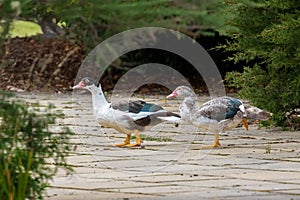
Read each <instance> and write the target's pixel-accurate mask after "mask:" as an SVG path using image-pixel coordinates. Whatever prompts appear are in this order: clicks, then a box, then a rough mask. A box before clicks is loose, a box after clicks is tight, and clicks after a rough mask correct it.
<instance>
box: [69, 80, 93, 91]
mask: <svg viewBox="0 0 300 200" xmlns="http://www.w3.org/2000/svg"><path fill="white" fill-rule="evenodd" d="M95 87H97V84H96V83H95V81H94V80H93V79H91V78H88V77H85V78H83V79H81V81H80V82H79V83H78V84H77V85H75V86H74V87H73V88H72V89H73V90H74V89H87V90H89V91H92V89H93V88H95Z"/></svg>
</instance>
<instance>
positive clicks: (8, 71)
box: [0, 37, 83, 92]
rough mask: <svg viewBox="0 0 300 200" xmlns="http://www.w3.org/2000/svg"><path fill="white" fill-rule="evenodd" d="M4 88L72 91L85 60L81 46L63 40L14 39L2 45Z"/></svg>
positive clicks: (1, 82)
mask: <svg viewBox="0 0 300 200" xmlns="http://www.w3.org/2000/svg"><path fill="white" fill-rule="evenodd" d="M2 50H3V51H2V52H1V54H0V58H1V62H0V66H1V67H0V74H1V76H0V88H1V89H3V90H9V89H10V90H12V88H17V89H20V90H25V91H42V92H45V91H52V92H53V91H55V92H65V91H68V90H70V86H71V85H72V84H73V83H74V77H75V76H76V73H77V70H78V69H79V67H80V64H81V61H82V59H83V53H82V50H81V47H80V46H78V45H76V44H74V43H73V42H71V41H68V40H63V39H50V38H47V39H42V38H38V37H37V38H29V37H26V38H12V39H7V40H5V41H4V42H3V44H2Z"/></svg>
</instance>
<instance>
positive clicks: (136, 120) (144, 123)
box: [73, 78, 180, 146]
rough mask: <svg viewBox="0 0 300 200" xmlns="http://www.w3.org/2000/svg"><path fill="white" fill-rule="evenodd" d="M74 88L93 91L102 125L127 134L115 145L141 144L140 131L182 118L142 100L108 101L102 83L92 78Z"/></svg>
mask: <svg viewBox="0 0 300 200" xmlns="http://www.w3.org/2000/svg"><path fill="white" fill-rule="evenodd" d="M73 89H87V90H89V91H90V92H91V93H92V101H93V111H94V116H95V118H96V120H97V121H98V122H99V124H100V125H102V126H104V127H110V128H114V129H115V130H117V131H119V132H120V133H125V134H127V137H126V139H125V141H124V143H121V144H116V145H115V146H140V145H141V143H142V140H141V139H140V137H139V131H144V130H146V129H148V128H150V127H153V126H155V125H157V124H159V123H161V122H163V121H165V120H167V121H168V120H169V121H177V120H179V119H180V116H179V115H177V114H175V113H172V112H168V111H166V110H164V109H163V108H162V107H161V106H159V105H155V104H150V103H147V102H145V101H142V100H137V101H121V102H118V103H115V104H112V103H108V102H107V101H106V98H105V96H104V94H103V92H102V89H101V85H99V86H98V87H97V86H96V84H95V82H94V81H93V80H92V79H90V78H83V79H82V80H81V81H80V82H79V83H78V84H77V85H75V86H74V87H73ZM132 132H134V133H135V135H136V143H135V144H130V137H131V133H132Z"/></svg>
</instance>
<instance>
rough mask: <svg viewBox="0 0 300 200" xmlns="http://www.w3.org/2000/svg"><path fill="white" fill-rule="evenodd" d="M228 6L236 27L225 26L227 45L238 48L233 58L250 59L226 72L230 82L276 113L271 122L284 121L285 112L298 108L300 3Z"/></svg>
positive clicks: (249, 1)
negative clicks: (228, 39) (244, 64)
mask: <svg viewBox="0 0 300 200" xmlns="http://www.w3.org/2000/svg"><path fill="white" fill-rule="evenodd" d="M226 7H227V9H228V10H227V12H228V15H229V16H230V17H229V20H228V22H227V23H228V27H234V28H227V29H226V31H223V33H225V34H227V35H228V36H230V37H231V38H232V41H230V42H228V45H227V46H226V47H225V48H226V50H227V51H232V52H235V54H234V57H232V58H229V59H233V60H234V61H235V62H237V63H238V62H240V61H242V62H246V63H249V64H247V65H246V66H245V67H244V72H242V73H239V72H232V73H228V74H227V82H228V83H229V85H231V86H235V87H237V88H239V89H240V91H239V94H240V95H241V96H242V97H244V98H246V99H249V100H251V101H252V103H253V104H254V105H256V106H258V107H261V108H263V109H266V110H268V111H270V112H272V113H274V115H273V122H275V124H276V125H280V126H282V125H284V124H285V122H286V116H285V113H286V112H288V111H291V110H293V109H296V108H300V65H299V63H300V40H299V37H300V15H299V14H300V4H299V2H298V1H296V0H286V1H281V0H271V1H267V0H242V1H230V4H227V5H226ZM224 29H225V28H224ZM240 63H241V62H240ZM250 63H251V64H250Z"/></svg>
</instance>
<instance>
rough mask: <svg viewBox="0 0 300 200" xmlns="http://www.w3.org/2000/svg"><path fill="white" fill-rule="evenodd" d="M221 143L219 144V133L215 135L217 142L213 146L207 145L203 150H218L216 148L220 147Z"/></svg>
mask: <svg viewBox="0 0 300 200" xmlns="http://www.w3.org/2000/svg"><path fill="white" fill-rule="evenodd" d="M220 146H221V143H220V142H219V133H216V134H215V141H214V143H213V144H212V145H205V146H202V147H201V149H211V148H216V147H220Z"/></svg>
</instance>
